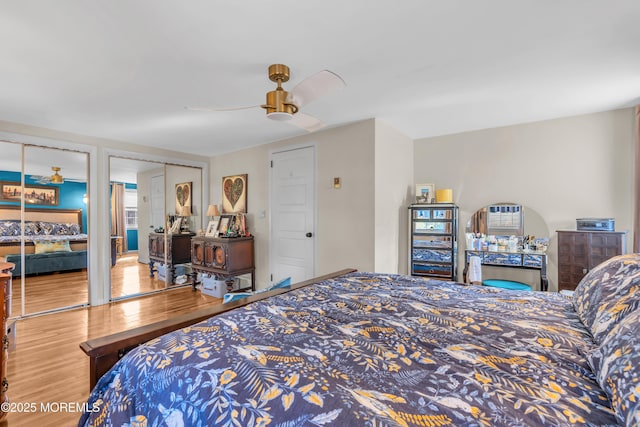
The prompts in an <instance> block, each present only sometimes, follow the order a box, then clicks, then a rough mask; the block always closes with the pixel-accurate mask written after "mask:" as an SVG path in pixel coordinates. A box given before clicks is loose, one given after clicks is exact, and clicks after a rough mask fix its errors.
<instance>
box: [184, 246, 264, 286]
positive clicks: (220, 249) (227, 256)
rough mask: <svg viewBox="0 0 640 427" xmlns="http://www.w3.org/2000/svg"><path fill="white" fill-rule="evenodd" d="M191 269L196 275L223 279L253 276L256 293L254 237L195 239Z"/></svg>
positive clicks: (252, 283) (192, 247) (252, 280)
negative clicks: (246, 275) (245, 275)
mask: <svg viewBox="0 0 640 427" xmlns="http://www.w3.org/2000/svg"><path fill="white" fill-rule="evenodd" d="M191 268H192V269H193V271H194V273H205V274H213V275H215V276H217V277H221V278H229V277H235V276H240V275H241V274H251V290H252V291H255V290H256V277H255V273H256V268H255V262H254V255H253V237H230V238H220V237H205V236H198V237H194V238H193V239H191ZM194 284H195V280H194Z"/></svg>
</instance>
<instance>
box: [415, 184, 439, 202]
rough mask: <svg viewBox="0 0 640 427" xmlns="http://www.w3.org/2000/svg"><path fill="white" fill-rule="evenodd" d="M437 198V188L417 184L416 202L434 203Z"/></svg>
mask: <svg viewBox="0 0 640 427" xmlns="http://www.w3.org/2000/svg"><path fill="white" fill-rule="evenodd" d="M435 198H436V186H435V185H434V184H416V202H417V203H433V202H435Z"/></svg>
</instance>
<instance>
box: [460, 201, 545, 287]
mask: <svg viewBox="0 0 640 427" xmlns="http://www.w3.org/2000/svg"><path fill="white" fill-rule="evenodd" d="M465 232H466V236H467V238H466V239H465V241H466V245H467V246H466V250H465V267H464V271H463V277H464V280H466V278H467V272H468V269H469V261H470V258H471V257H472V256H477V257H479V258H480V263H481V264H482V265H487V266H494V267H509V268H520V269H527V270H539V271H540V290H542V291H546V290H548V288H549V280H548V278H547V261H548V260H547V254H546V249H547V246H548V238H547V236H548V229H547V226H546V223H545V221H544V219H542V217H541V216H540V215H539V214H538V213H536V212H535V211H534V210H532V209H529V208H526V207H524V206H522V205H520V204H516V203H494V204H491V205H488V206H484V207H482V208H480V209H478V210H477V211H476V212H474V213H473V215H471V218H470V219H469V221H468V222H467V226H466V229H465ZM473 235H481V236H482V237H481V238H480V239H475V238H474V237H473ZM488 236H492V237H495V239H493V241H494V242H498V243H499V244H489V242H488V241H487V240H488ZM509 237H511V239H509Z"/></svg>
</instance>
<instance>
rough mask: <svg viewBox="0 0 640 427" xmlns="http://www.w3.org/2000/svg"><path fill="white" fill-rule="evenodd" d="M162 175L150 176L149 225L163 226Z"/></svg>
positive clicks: (154, 226)
mask: <svg viewBox="0 0 640 427" xmlns="http://www.w3.org/2000/svg"><path fill="white" fill-rule="evenodd" d="M164 222H165V221H164V175H156V176H152V177H151V225H152V226H153V228H158V227H164V225H165V224H164Z"/></svg>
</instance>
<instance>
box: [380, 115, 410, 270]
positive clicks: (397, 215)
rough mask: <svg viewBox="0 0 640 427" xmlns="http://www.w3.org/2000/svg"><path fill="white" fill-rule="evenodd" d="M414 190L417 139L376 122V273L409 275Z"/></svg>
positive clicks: (381, 122)
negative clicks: (410, 226)
mask: <svg viewBox="0 0 640 427" xmlns="http://www.w3.org/2000/svg"><path fill="white" fill-rule="evenodd" d="M413 187H414V186H413V140H412V139H411V138H409V137H408V136H406V135H404V134H402V133H400V132H398V131H397V130H396V129H395V128H393V127H391V126H389V125H388V124H387V123H385V122H383V121H381V120H376V121H375V176H374V188H375V209H374V212H375V244H374V246H375V255H374V257H375V261H374V271H377V272H379V273H405V274H406V273H407V270H408V267H407V265H408V263H407V256H408V255H407V253H408V249H407V245H408V241H407V238H408V237H407V236H408V233H407V228H408V224H407V222H408V219H407V206H408V205H409V204H411V203H412V200H413Z"/></svg>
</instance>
